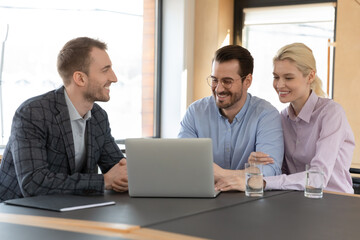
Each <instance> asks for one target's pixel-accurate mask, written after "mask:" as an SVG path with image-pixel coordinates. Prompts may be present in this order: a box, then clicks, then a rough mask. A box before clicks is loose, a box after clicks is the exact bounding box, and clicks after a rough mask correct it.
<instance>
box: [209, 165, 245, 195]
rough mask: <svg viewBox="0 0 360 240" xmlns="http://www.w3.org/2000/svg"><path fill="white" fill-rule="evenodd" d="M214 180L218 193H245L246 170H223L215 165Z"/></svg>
mask: <svg viewBox="0 0 360 240" xmlns="http://www.w3.org/2000/svg"><path fill="white" fill-rule="evenodd" d="M214 179H215V190H217V191H231V190H237V191H245V172H244V170H228V169H223V168H221V167H220V166H219V165H217V164H215V163H214Z"/></svg>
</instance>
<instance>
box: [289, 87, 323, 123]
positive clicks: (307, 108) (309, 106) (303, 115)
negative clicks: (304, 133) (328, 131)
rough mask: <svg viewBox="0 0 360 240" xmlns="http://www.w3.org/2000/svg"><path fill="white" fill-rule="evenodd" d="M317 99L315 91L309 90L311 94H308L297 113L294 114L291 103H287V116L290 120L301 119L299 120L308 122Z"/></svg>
mask: <svg viewBox="0 0 360 240" xmlns="http://www.w3.org/2000/svg"><path fill="white" fill-rule="evenodd" d="M318 99H319V97H318V96H317V95H316V93H315V92H314V91H311V94H310V96H309V98H308V100H307V101H306V103H305V104H304V106H303V107H302V109H301V110H300V113H299V115H297V116H296V115H295V112H294V109H293V108H292V106H291V104H290V105H289V107H288V111H287V112H288V117H289V118H290V119H291V120H292V121H296V120H297V119H301V120H303V121H305V122H307V123H309V122H310V118H311V115H312V113H313V111H314V109H315V105H316V103H317V100H318Z"/></svg>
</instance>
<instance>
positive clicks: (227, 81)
mask: <svg viewBox="0 0 360 240" xmlns="http://www.w3.org/2000/svg"><path fill="white" fill-rule="evenodd" d="M246 77H247V76H242V77H239V78H236V79H232V78H229V77H226V78H222V79H220V80H219V79H217V78H216V77H213V76H211V75H210V76H208V77H207V78H206V81H207V83H208V85H209V86H210V87H211V88H216V87H217V85H218V84H219V82H221V85H222V86H223V87H224V88H226V89H230V88H231V87H232V84H233V83H234V82H235V80H238V79H241V80H243V79H245V78H246Z"/></svg>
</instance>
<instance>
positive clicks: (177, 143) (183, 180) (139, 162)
mask: <svg viewBox="0 0 360 240" xmlns="http://www.w3.org/2000/svg"><path fill="white" fill-rule="evenodd" d="M125 148H126V157H127V168H128V169H127V170H128V177H129V195H130V196H132V197H216V195H217V193H218V192H215V190H214V172H213V156H212V142H211V139H210V138H186V139H181V138H176V139H159V138H154V139H152V138H149V139H144V138H140V139H139V138H137V139H126V140H125Z"/></svg>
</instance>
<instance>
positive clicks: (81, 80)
mask: <svg viewBox="0 0 360 240" xmlns="http://www.w3.org/2000/svg"><path fill="white" fill-rule="evenodd" d="M73 79H74V82H75V84H76V85H77V86H79V87H83V86H85V83H86V74H85V73H83V72H80V71H76V72H74V74H73Z"/></svg>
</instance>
